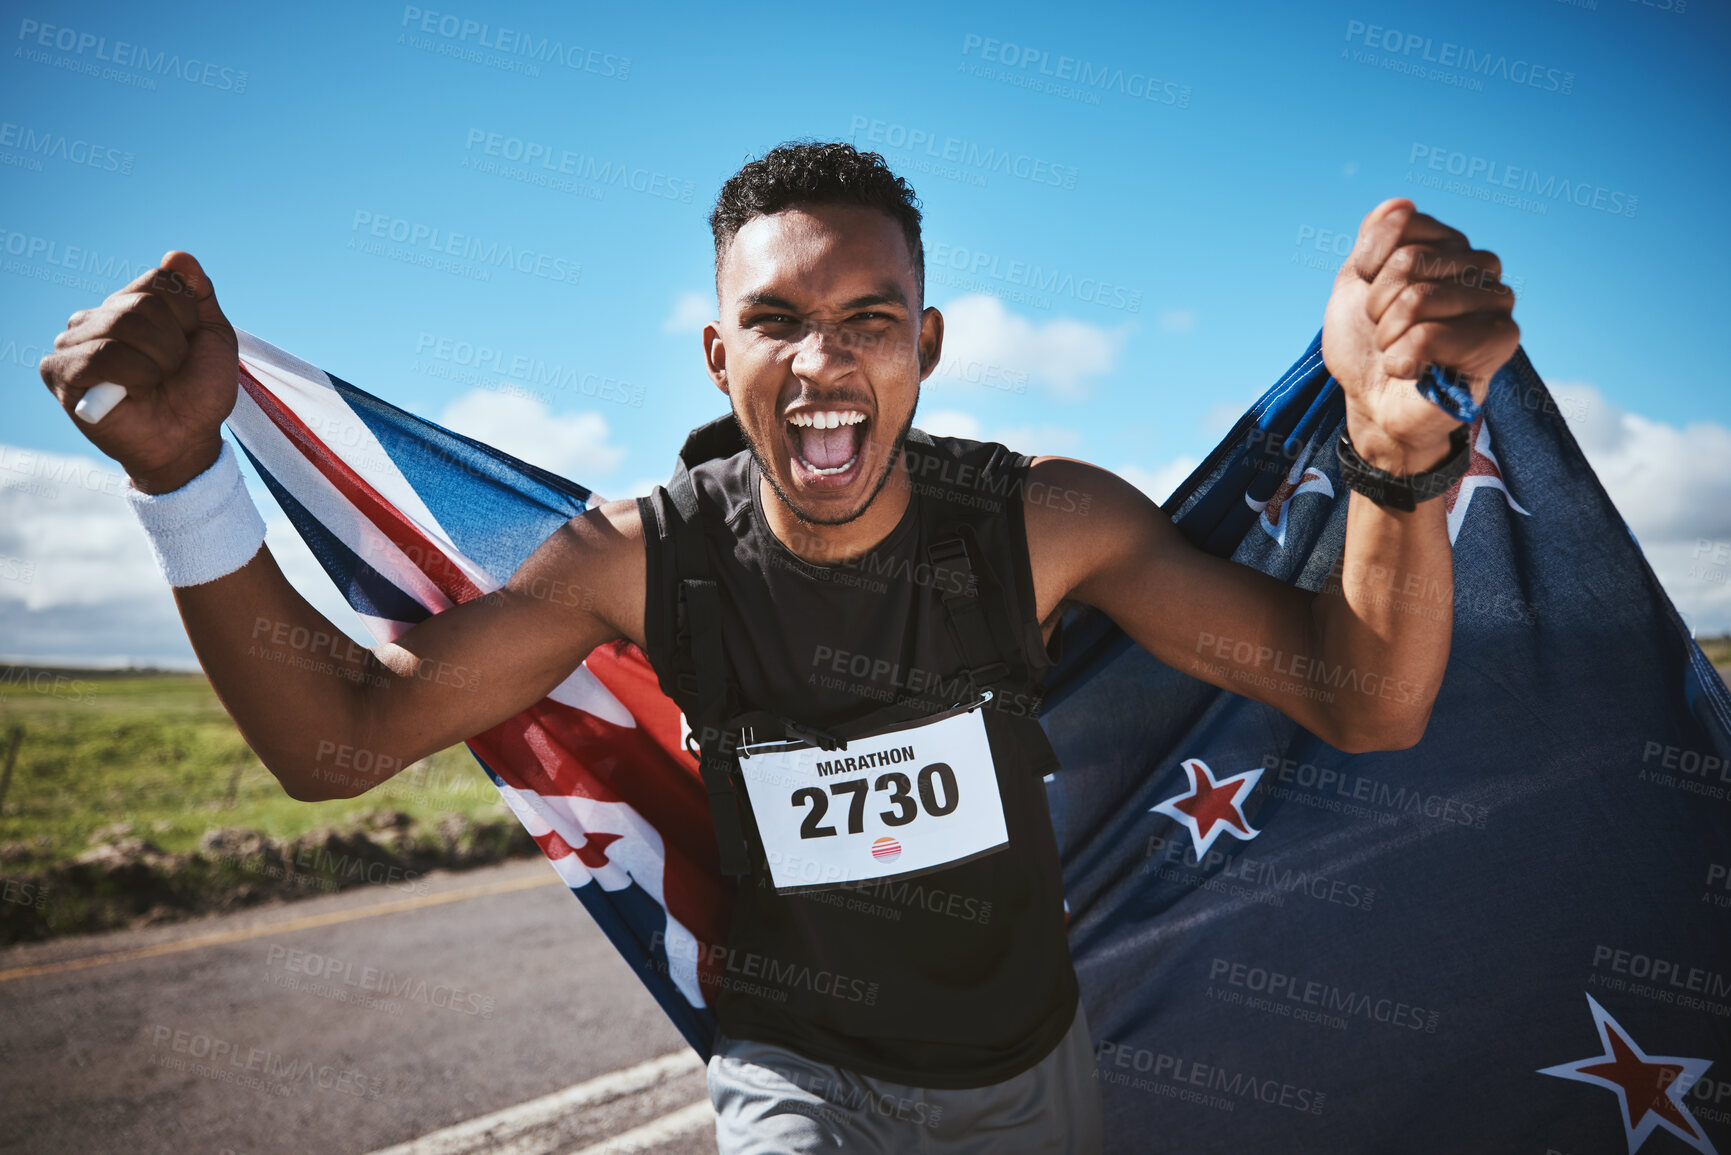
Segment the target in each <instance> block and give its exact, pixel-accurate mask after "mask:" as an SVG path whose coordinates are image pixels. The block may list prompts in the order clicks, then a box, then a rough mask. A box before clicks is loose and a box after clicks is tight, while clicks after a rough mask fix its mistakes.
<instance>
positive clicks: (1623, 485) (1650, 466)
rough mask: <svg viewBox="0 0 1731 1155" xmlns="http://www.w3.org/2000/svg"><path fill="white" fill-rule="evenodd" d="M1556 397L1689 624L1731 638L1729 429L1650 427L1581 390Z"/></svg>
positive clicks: (1567, 389) (1562, 390)
mask: <svg viewBox="0 0 1731 1155" xmlns="http://www.w3.org/2000/svg"><path fill="white" fill-rule="evenodd" d="M1550 388H1551V394H1552V396H1554V397H1555V398H1556V400H1557V407H1558V409H1560V410H1561V411H1562V413H1563V415H1564V416H1565V418H1566V419H1567V420H1568V423H1569V429H1570V431H1571V432H1572V433H1574V435H1575V440H1576V441H1577V442H1579V443H1580V446H1581V452H1583V453H1584V454H1586V457H1587V463H1588V464H1589V465H1591V466H1592V467H1593V472H1594V473H1596V474H1598V477H1599V481H1600V482H1601V483H1603V485H1604V487H1605V491H1606V492H1607V493H1609V494H1610V495H1611V500H1612V501H1613V502H1615V503H1616V506H1617V511H1618V512H1619V513H1621V514H1622V515H1623V520H1624V521H1627V522H1628V523H1629V528H1630V529H1631V530H1633V531H1634V533H1635V537H1636V538H1637V539H1638V540H1639V541H1640V543H1641V550H1642V552H1643V553H1645V554H1646V555H1647V562H1648V564H1650V565H1651V566H1652V567H1653V572H1654V573H1656V574H1658V575H1659V580H1660V582H1662V583H1663V584H1664V586H1665V592H1666V593H1668V594H1670V595H1671V600H1672V602H1673V603H1675V604H1676V606H1677V611H1678V612H1679V613H1680V614H1682V615H1683V620H1684V621H1686V622H1688V623H1689V625H1690V626H1692V627H1693V628H1695V629H1696V630H1698V631H1700V632H1702V633H1723V632H1726V631H1728V630H1731V564H1727V561H1728V559H1731V429H1727V428H1726V427H1725V426H1723V425H1720V424H1717V423H1715V422H1710V421H1698V422H1694V423H1692V424H1690V425H1685V426H1681V427H1679V426H1676V425H1668V424H1666V423H1665V422H1662V421H1654V420H1652V419H1650V418H1647V417H1642V416H1641V415H1640V414H1638V413H1630V412H1628V411H1627V410H1625V409H1623V408H1621V407H1619V406H1618V405H1616V404H1614V403H1613V402H1611V401H1610V400H1609V399H1607V398H1606V397H1605V395H1604V394H1603V393H1601V392H1599V390H1598V389H1596V388H1594V387H1593V386H1591V385H1586V384H1581V383H1578V382H1567V383H1561V384H1556V385H1552V386H1551V387H1550Z"/></svg>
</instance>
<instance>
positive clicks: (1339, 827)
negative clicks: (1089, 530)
mask: <svg viewBox="0 0 1731 1155" xmlns="http://www.w3.org/2000/svg"><path fill="white" fill-rule="evenodd" d="M1344 412H1345V411H1344V403H1343V399H1342V396H1341V392H1340V388H1339V386H1338V385H1337V384H1336V383H1335V382H1334V381H1333V380H1332V378H1330V377H1329V375H1328V372H1327V370H1326V369H1325V368H1324V367H1323V365H1322V359H1321V351H1320V341H1317V342H1313V343H1312V345H1311V347H1310V349H1309V351H1308V352H1307V353H1306V355H1305V357H1303V358H1301V359H1300V360H1299V362H1298V363H1297V364H1296V365H1295V366H1294V367H1293V368H1292V369H1291V370H1290V371H1288V373H1287V374H1286V375H1285V376H1284V377H1283V378H1281V380H1280V381H1279V382H1278V383H1277V384H1276V385H1275V386H1274V388H1272V389H1271V390H1269V392H1268V393H1267V394H1266V395H1265V396H1264V397H1263V398H1262V399H1261V400H1260V401H1258V402H1257V404H1256V405H1255V406H1254V407H1252V409H1251V410H1250V411H1249V412H1248V413H1246V414H1245V415H1244V416H1243V417H1242V418H1241V419H1240V420H1239V422H1238V423H1237V425H1236V426H1235V428H1234V429H1233V431H1232V432H1231V434H1229V435H1228V436H1227V437H1226V439H1225V440H1224V441H1223V442H1222V443H1221V444H1220V446H1219V447H1218V448H1216V449H1215V450H1214V451H1213V453H1212V454H1211V455H1210V456H1209V458H1208V460H1207V461H1206V462H1204V463H1203V464H1202V466H1200V467H1199V468H1198V469H1197V470H1196V471H1195V473H1193V474H1192V476H1191V477H1190V478H1189V479H1188V480H1187V481H1186V482H1185V483H1184V484H1183V485H1182V486H1181V487H1180V488H1179V490H1178V492H1177V493H1176V494H1174V495H1173V497H1172V498H1171V499H1170V500H1169V502H1168V503H1167V508H1168V509H1169V510H1170V511H1172V512H1173V513H1174V514H1175V518H1176V522H1177V524H1178V526H1179V527H1180V529H1181V530H1182V531H1183V532H1184V534H1185V535H1186V536H1187V537H1188V538H1189V539H1190V540H1191V541H1192V542H1194V543H1195V544H1196V545H1198V546H1199V547H1201V548H1203V549H1205V550H1208V551H1209V552H1211V553H1214V554H1217V555H1219V556H1230V557H1232V558H1233V559H1235V560H1236V561H1239V562H1242V563H1244V564H1246V565H1250V566H1253V567H1255V568H1257V569H1260V570H1263V571H1264V572H1267V573H1270V574H1273V575H1274V576H1276V577H1278V578H1280V579H1282V580H1284V581H1287V582H1291V583H1295V584H1297V585H1299V586H1302V587H1304V588H1307V589H1319V588H1322V587H1323V586H1324V585H1325V583H1328V582H1330V581H1331V580H1332V581H1335V582H1338V581H1339V580H1340V574H1339V570H1338V568H1337V567H1338V565H1339V560H1340V557H1341V546H1342V542H1343V539H1344V534H1345V521H1346V512H1347V502H1346V500H1345V489H1344V486H1343V485H1342V483H1341V481H1340V478H1339V467H1338V462H1337V461H1336V459H1335V455H1334V452H1333V445H1334V442H1335V440H1336V439H1337V438H1338V436H1339V433H1340V429H1341V426H1342V423H1343V421H1344ZM1487 430H1488V431H1489V432H1490V433H1494V440H1493V439H1492V438H1491V437H1489V436H1487ZM1473 434H1474V457H1473V462H1472V468H1471V471H1470V472H1469V474H1468V476H1467V477H1465V478H1464V479H1463V480H1462V482H1461V483H1460V484H1458V485H1457V486H1456V487H1455V488H1454V490H1452V491H1451V492H1450V493H1449V494H1448V495H1446V496H1445V497H1443V498H1440V499H1438V500H1442V501H1445V502H1447V503H1448V505H1449V507H1450V516H1449V523H1450V532H1451V536H1453V537H1454V575H1455V588H1454V595H1453V599H1452V604H1451V603H1448V602H1439V600H1438V598H1437V596H1436V594H1437V592H1438V591H1434V590H1427V589H1426V588H1424V585H1423V583H1421V582H1418V581H1416V580H1408V579H1405V578H1404V577H1402V576H1401V575H1376V574H1372V575H1369V576H1371V577H1372V579H1373V583H1374V584H1375V585H1376V586H1377V587H1378V589H1379V591H1380V593H1379V596H1387V597H1389V598H1393V599H1396V600H1397V601H1398V602H1399V603H1401V605H1402V608H1405V609H1408V610H1410V611H1411V612H1414V613H1449V614H1452V616H1453V621H1454V635H1453V645H1452V649H1451V653H1450V660H1449V665H1448V670H1447V673H1446V675H1445V677H1444V680H1443V683H1442V686H1441V689H1440V692H1439V694H1438V697H1437V701H1436V705H1435V708H1434V712H1433V714H1432V717H1431V720H1430V725H1429V728H1428V729H1427V731H1426V733H1425V735H1424V738H1423V740H1422V741H1421V742H1420V743H1419V744H1418V745H1417V746H1415V747H1413V748H1412V749H1410V750H1404V751H1397V752H1384V753H1375V754H1344V753H1341V752H1340V751H1338V750H1335V749H1333V748H1332V747H1330V746H1328V745H1327V744H1325V743H1323V742H1322V741H1320V740H1318V739H1317V738H1315V737H1314V736H1312V735H1311V734H1310V733H1309V732H1307V731H1305V730H1304V729H1302V728H1301V727H1299V726H1298V725H1297V724H1296V723H1294V722H1292V721H1290V720H1289V719H1287V718H1286V717H1285V716H1283V715H1281V714H1280V713H1278V712H1277V711H1275V710H1272V709H1270V708H1268V707H1266V706H1263V705H1261V704H1258V703H1256V702H1252V701H1250V700H1248V699H1246V698H1243V697H1241V696H1239V695H1237V694H1232V693H1228V692H1225V691H1221V690H1218V689H1215V688H1214V687H1212V686H1209V685H1206V684H1204V683H1202V682H1199V681H1197V680H1196V679H1195V678H1194V677H1192V676H1190V675H1191V674H1192V673H1194V672H1196V671H1197V670H1199V669H1201V668H1203V667H1204V666H1213V667H1215V668H1216V669H1229V670H1234V671H1240V672H1244V673H1245V676H1251V677H1269V678H1277V679H1280V680H1283V681H1288V682H1295V683H1298V684H1300V685H1304V686H1306V687H1307V688H1309V689H1311V690H1314V691H1315V692H1316V693H1318V694H1326V693H1343V692H1353V691H1355V690H1356V691H1364V692H1383V693H1389V694H1394V695H1398V694H1400V693H1402V692H1403V688H1402V687H1401V686H1399V685H1393V686H1389V685H1378V684H1377V683H1376V682H1375V680H1374V679H1375V674H1376V672H1375V671H1368V670H1346V669H1341V668H1339V667H1334V668H1330V667H1327V666H1325V665H1322V664H1320V663H1315V662H1311V661H1309V660H1308V659H1307V658H1306V657H1305V656H1303V655H1266V656H1264V655H1251V654H1248V653H1247V652H1246V650H1245V648H1244V646H1243V644H1242V643H1241V642H1239V641H1237V640H1236V639H1231V638H1220V637H1217V636H1215V635H1214V634H1212V633H1209V632H1199V633H1198V635H1197V638H1196V642H1195V647H1194V653H1193V654H1191V655H1188V656H1187V661H1188V663H1189V668H1188V669H1182V668H1173V667H1170V666H1167V665H1165V664H1163V663H1161V662H1159V661H1157V660H1155V659H1154V658H1153V657H1151V656H1149V655H1148V654H1147V653H1146V652H1145V651H1143V650H1142V649H1141V648H1139V647H1137V646H1135V645H1133V644H1131V643H1130V642H1129V641H1128V639H1126V638H1124V636H1123V635H1122V633H1121V632H1120V631H1118V630H1117V629H1116V627H1114V626H1112V624H1111V623H1110V622H1109V621H1106V620H1105V619H1104V617H1103V616H1102V615H1100V614H1099V613H1097V612H1095V611H1087V612H1086V613H1085V614H1083V615H1079V616H1077V617H1076V618H1074V619H1073V620H1072V621H1070V622H1067V623H1066V629H1067V640H1066V646H1067V647H1068V650H1069V653H1068V655H1067V660H1066V661H1065V662H1064V663H1063V664H1061V666H1060V667H1059V669H1058V670H1056V671H1054V676H1053V682H1052V684H1051V686H1050V692H1049V697H1048V706H1047V711H1046V713H1045V714H1044V715H1043V720H1044V721H1045V723H1046V726H1047V729H1048V732H1049V734H1050V735H1051V737H1052V740H1053V742H1054V744H1055V746H1056V748H1057V750H1058V752H1059V753H1060V755H1061V756H1062V758H1063V761H1064V766H1065V769H1064V771H1063V772H1062V773H1060V774H1058V775H1056V776H1055V778H1054V780H1053V782H1052V783H1051V791H1052V798H1053V810H1054V822H1055V823H1056V825H1057V827H1058V832H1059V838H1060V843H1061V846H1062V849H1063V860H1064V865H1065V891H1066V894H1067V895H1068V901H1069V904H1070V909H1071V912H1072V924H1071V948H1072V952H1073V954H1074V957H1075V961H1076V966H1077V970H1078V972H1079V974H1080V976H1081V981H1082V990H1083V996H1084V999H1085V1000H1086V1007H1087V1012H1088V1016H1089V1023H1090V1025H1091V1027H1092V1029H1093V1032H1094V1036H1095V1041H1096V1046H1097V1051H1096V1055H1097V1059H1098V1063H1099V1068H1100V1075H1101V1078H1102V1081H1103V1092H1104V1095H1105V1100H1106V1105H1107V1115H1108V1128H1109V1132H1108V1133H1109V1136H1110V1138H1111V1144H1110V1145H1111V1147H1112V1149H1114V1150H1122V1151H1137V1150H1147V1151H1153V1150H1161V1151H1167V1150H1169V1151H1183V1152H1197V1151H1233V1152H1245V1151H1280V1152H1299V1151H1302V1152H1310V1151H1315V1152H1339V1151H1404V1152H1413V1151H1424V1152H1433V1151H1434V1152H1457V1151H1458V1152H1465V1151H1472V1152H1493V1151H1509V1152H1531V1153H1534V1155H1544V1152H1547V1151H1556V1152H1570V1153H1573V1155H1580V1153H1584V1152H1617V1153H1619V1155H1621V1153H1624V1152H1633V1151H1635V1150H1637V1149H1642V1148H1643V1147H1644V1149H1645V1150H1648V1151H1653V1152H1661V1151H1684V1150H1697V1151H1703V1152H1705V1151H1712V1150H1715V1149H1718V1150H1722V1151H1731V884H1728V882H1727V866H1728V865H1731V769H1728V767H1731V699H1728V697H1727V693H1726V689H1725V686H1724V684H1723V682H1721V680H1720V679H1719V677H1718V675H1717V674H1716V672H1715V671H1714V670H1713V669H1712V667H1711V666H1710V665H1709V664H1708V663H1707V661H1706V659H1705V657H1704V656H1703V655H1702V653H1701V651H1700V648H1699V647H1698V646H1697V645H1696V644H1695V643H1694V641H1693V640H1692V639H1691V637H1690V636H1689V634H1688V632H1687V630H1686V629H1685V628H1684V626H1683V624H1682V622H1681V620H1680V619H1679V618H1678V616H1677V614H1676V612H1675V610H1674V609H1673V608H1672V606H1671V604H1670V601H1669V599H1668V598H1667V597H1666V595H1665V593H1664V591H1663V590H1662V589H1661V588H1660V586H1659V583H1658V581H1657V579H1656V578H1655V577H1654V575H1653V573H1652V571H1651V569H1650V568H1649V567H1648V565H1647V563H1646V560H1645V559H1644V558H1643V556H1642V554H1641V551H1640V548H1639V547H1638V545H1637V544H1636V542H1635V541H1634V539H1633V537H1632V536H1631V535H1630V533H1629V531H1628V529H1627V527H1626V526H1625V525H1624V523H1623V520H1622V518H1621V517H1620V516H1619V515H1618V513H1617V511H1616V509H1615V508H1614V507H1613V506H1612V504H1611V502H1610V500H1609V498H1608V497H1607V496H1606V494H1605V491H1604V489H1603V487H1602V486H1601V485H1600V484H1599V482H1598V480H1597V478H1595V476H1594V475H1593V472H1592V470H1591V469H1590V468H1589V467H1588V465H1587V462H1586V460H1585V458H1584V457H1583V456H1582V454H1581V451H1580V449H1579V447H1578V446H1577V445H1576V444H1575V441H1574V438H1573V437H1572V436H1571V435H1570V433H1569V431H1568V429H1567V427H1566V426H1565V424H1564V422H1563V419H1562V417H1561V416H1560V414H1559V413H1558V411H1557V408H1556V406H1555V404H1554V403H1553V402H1552V400H1551V397H1550V394H1549V392H1548V391H1547V390H1546V388H1545V386H1544V384H1543V382H1542V381H1541V380H1540V379H1539V377H1538V375H1537V374H1536V373H1535V372H1534V371H1533V368H1532V366H1531V364H1530V363H1529V362H1528V360H1527V358H1526V355H1525V353H1524V352H1521V353H1517V354H1516V356H1515V358H1514V359H1513V360H1512V361H1511V363H1510V364H1509V365H1508V366H1507V367H1506V368H1505V369H1504V370H1503V371H1502V372H1501V373H1500V374H1498V376H1497V377H1496V379H1495V380H1494V381H1493V383H1492V387H1491V391H1490V396H1489V399H1488V402H1487V404H1486V406H1485V417H1484V418H1483V419H1482V420H1481V421H1480V422H1478V423H1475V428H1474V430H1473ZM1270 509H1274V510H1275V513H1274V515H1273V517H1270V516H1269V513H1268V511H1269V510H1270ZM1354 576H1363V575H1354ZM1151 594H1152V596H1155V597H1158V596H1159V591H1158V590H1154V591H1151ZM1247 658H1249V659H1250V661H1251V663H1252V665H1251V666H1250V668H1249V670H1248V671H1246V668H1245V666H1243V665H1242V664H1241V663H1243V662H1244V661H1245V660H1246V659H1247ZM1202 768H1205V769H1202ZM1238 776H1244V777H1243V779H1242V781H1241V782H1240V783H1239V784H1238V785H1237V786H1235V787H1233V788H1232V789H1233V793H1232V794H1231V795H1227V794H1226V791H1227V789H1228V787H1227V786H1226V785H1225V783H1227V782H1228V781H1229V780H1231V779H1233V778H1235V777H1238ZM1216 784H1218V785H1216ZM1199 785H1200V787H1201V789H1200V790H1199V789H1198V786H1199ZM1198 794H1200V795H1202V796H1203V797H1204V798H1205V799H1206V800H1207V801H1208V805H1206V806H1204V805H1201V804H1199V803H1198V802H1197V801H1196V796H1197V795H1198ZM1187 797H1188V799H1189V807H1190V809H1191V810H1200V811H1202V812H1203V820H1202V821H1198V820H1197V819H1195V818H1189V819H1188V821H1186V820H1185V819H1186V818H1187V817H1188V816H1187V815H1186V811H1185V809H1184V808H1183V807H1180V806H1175V805H1172V800H1174V799H1186V798H1187ZM1232 804H1236V805H1237V806H1238V807H1239V808H1240V809H1239V810H1238V811H1234V810H1233V809H1232ZM1222 816H1224V817H1222ZM1209 819H1213V821H1209ZM1247 830H1248V831H1255V833H1254V834H1247V833H1246V831H1247ZM1199 849H1200V850H1201V854H1200V857H1199V856H1198V850H1199ZM1715 1144H1717V1147H1716V1146H1715Z"/></svg>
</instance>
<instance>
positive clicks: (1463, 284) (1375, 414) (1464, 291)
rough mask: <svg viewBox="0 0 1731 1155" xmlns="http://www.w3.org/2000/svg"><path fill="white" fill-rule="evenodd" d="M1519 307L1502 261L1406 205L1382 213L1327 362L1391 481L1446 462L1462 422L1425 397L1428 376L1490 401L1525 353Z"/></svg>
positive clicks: (1331, 323) (1356, 442) (1328, 341)
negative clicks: (1435, 373) (1452, 375)
mask: <svg viewBox="0 0 1731 1155" xmlns="http://www.w3.org/2000/svg"><path fill="white" fill-rule="evenodd" d="M1514 306H1515V296H1514V293H1513V292H1512V291H1510V289H1509V288H1508V286H1506V285H1504V284H1503V283H1502V262H1501V261H1500V260H1498V259H1497V255H1496V254H1495V253H1492V252H1488V251H1485V250H1480V249H1474V248H1473V247H1472V246H1471V245H1469V244H1468V243H1467V238H1466V236H1465V235H1464V234H1462V233H1461V232H1459V231H1458V230H1456V229H1451V228H1449V227H1448V226H1447V225H1445V224H1443V223H1442V222H1441V221H1438V220H1436V219H1435V218H1434V217H1429V216H1426V215H1425V214H1423V213H1421V212H1419V211H1418V209H1417V207H1416V206H1414V204H1413V203H1412V202H1411V201H1409V200H1406V199H1405V198H1401V197H1397V198H1395V199H1393V200H1387V201H1384V202H1383V203H1382V204H1380V205H1377V206H1376V208H1374V209H1372V210H1371V211H1370V214H1369V215H1368V216H1366V217H1365V218H1364V222H1363V223H1362V224H1361V225H1359V229H1358V241H1357V243H1356V244H1355V245H1354V246H1353V250H1352V255H1351V256H1350V257H1348V258H1347V260H1346V263H1345V264H1344V265H1342V266H1341V269H1340V273H1339V275H1338V276H1336V277H1335V279H1334V293H1333V295H1332V296H1330V297H1329V300H1328V312H1327V313H1326V315H1325V316H1324V319H1323V323H1322V357H1323V360H1324V361H1325V362H1326V363H1327V365H1328V371H1329V372H1330V373H1332V374H1333V375H1334V377H1335V379H1336V380H1337V381H1339V382H1340V384H1341V387H1342V388H1343V389H1344V390H1345V392H1346V419H1347V433H1348V435H1349V436H1350V437H1351V438H1352V443H1353V447H1354V448H1355V449H1357V450H1358V452H1359V454H1360V456H1362V457H1363V458H1364V459H1365V460H1366V461H1368V462H1369V463H1370V464H1372V465H1375V466H1377V467H1378V468H1380V469H1385V470H1387V471H1389V472H1390V473H1417V472H1420V471H1423V470H1427V469H1432V468H1434V467H1436V466H1437V465H1440V464H1441V463H1442V461H1443V460H1444V458H1446V457H1447V456H1448V452H1449V444H1448V438H1449V434H1450V432H1452V431H1453V430H1454V429H1456V428H1457V427H1458V426H1459V424H1460V423H1459V422H1457V421H1455V420H1454V419H1453V418H1452V417H1450V416H1449V415H1448V414H1447V413H1445V412H1443V411H1442V410H1441V409H1440V408H1438V407H1437V406H1436V404H1435V403H1434V402H1431V401H1429V400H1427V399H1426V398H1425V397H1424V396H1423V395H1421V394H1420V393H1419V392H1418V389H1417V384H1418V379H1419V376H1420V374H1422V373H1423V372H1424V369H1425V366H1426V365H1438V366H1446V367H1448V368H1450V369H1453V370H1454V371H1455V372H1456V373H1457V374H1460V375H1463V376H1464V377H1465V378H1466V382H1467V384H1468V385H1469V387H1470V388H1471V390H1472V395H1473V400H1475V401H1477V402H1480V403H1482V402H1483V401H1484V399H1485V395H1486V393H1487V392H1488V390H1489V389H1490V381H1491V376H1492V375H1493V374H1495V373H1496V371H1497V370H1498V369H1500V368H1502V366H1503V364H1504V363H1505V362H1506V361H1508V359H1509V358H1510V357H1511V356H1513V355H1514V352H1515V349H1516V347H1517V346H1519V345H1520V341H1521V330H1520V326H1518V325H1516V324H1515V321H1514V318H1513V316H1512V315H1511V314H1512V312H1513V310H1514Z"/></svg>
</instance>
